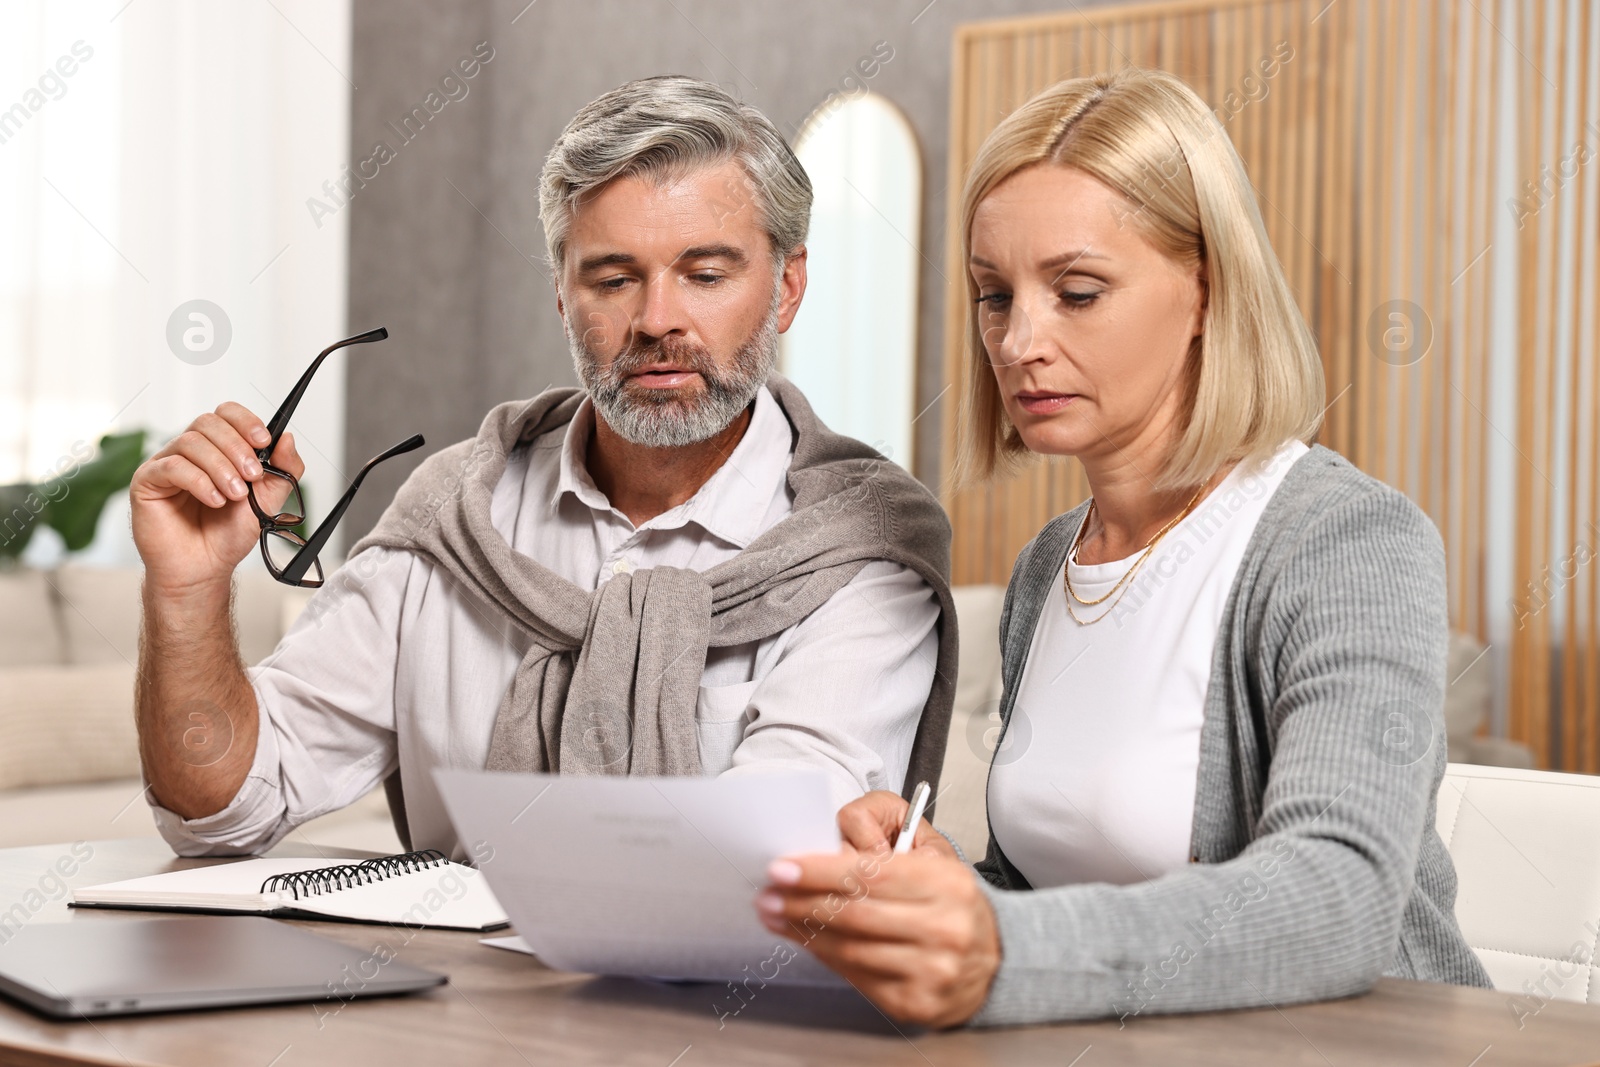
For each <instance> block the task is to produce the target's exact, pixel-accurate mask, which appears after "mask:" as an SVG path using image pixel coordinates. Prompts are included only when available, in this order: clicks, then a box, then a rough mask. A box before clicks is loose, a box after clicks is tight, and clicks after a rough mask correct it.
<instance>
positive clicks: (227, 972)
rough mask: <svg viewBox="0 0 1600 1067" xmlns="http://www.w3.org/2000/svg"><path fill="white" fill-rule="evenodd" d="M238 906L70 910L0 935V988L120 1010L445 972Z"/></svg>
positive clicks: (318, 996)
mask: <svg viewBox="0 0 1600 1067" xmlns="http://www.w3.org/2000/svg"><path fill="white" fill-rule="evenodd" d="M382 936H383V935H382V934H378V935H377V937H375V939H374V941H375V947H374V948H373V949H365V950H364V949H358V948H351V947H349V946H346V945H342V944H340V943H339V942H337V941H330V940H328V939H327V938H324V937H318V936H317V935H315V934H310V933H307V932H306V931H304V930H300V929H297V928H295V927H293V926H289V925H286V924H285V923H283V922H280V921H278V920H275V919H265V918H259V917H256V916H245V915H193V916H185V917H183V918H162V919H154V918H152V919H121V918H118V919H110V918H97V919H93V920H88V921H84V920H75V921H72V922H64V923H37V924H34V925H31V926H25V927H23V928H22V929H21V930H18V931H17V932H16V933H14V934H12V935H11V936H10V937H9V938H6V939H5V940H4V943H3V944H0V993H4V994H6V995H7V996H10V997H13V998H15V999H17V1000H19V1001H21V1002H22V1003H24V1004H26V1005H28V1006H29V1007H31V1008H34V1009H36V1010H38V1011H41V1012H44V1013H45V1014H47V1015H52V1016H56V1017H65V1018H80V1017H98V1016H102V1015H127V1014H135V1013H139V1012H150V1011H172V1010H176V1009H183V1008H216V1007H225V1006H230V1005H240V1004H268V1003H274V1002H281V1001H294V1000H322V999H338V1000H341V1001H343V1000H350V999H352V998H353V997H369V996H378V995H382V994H388V993H406V992H411V991H413V990H418V989H426V988H428V987H430V986H435V985H439V984H441V983H443V982H445V981H446V978H445V976H444V975H442V974H436V973H434V972H432V971H425V970H422V969H421V968H418V967H412V966H411V965H409V964H406V963H401V962H400V961H399V960H397V959H394V949H393V948H391V947H388V946H384V945H378V944H377V942H379V941H381V939H382Z"/></svg>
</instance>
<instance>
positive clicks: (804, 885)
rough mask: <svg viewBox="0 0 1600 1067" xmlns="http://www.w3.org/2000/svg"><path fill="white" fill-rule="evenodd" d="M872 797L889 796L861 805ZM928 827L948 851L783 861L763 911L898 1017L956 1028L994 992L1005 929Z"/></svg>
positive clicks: (850, 852)
mask: <svg viewBox="0 0 1600 1067" xmlns="http://www.w3.org/2000/svg"><path fill="white" fill-rule="evenodd" d="M873 795H884V794H872V795H869V796H868V797H864V798H862V800H860V801H857V802H856V803H857V804H864V803H866V802H868V801H870V800H871V796H873ZM896 799H898V798H896ZM904 807H905V804H904V802H903V801H902V802H901V808H902V817H903V814H904V812H903V809H904ZM869 809H870V805H869ZM847 810H848V809H847ZM858 814H859V813H858ZM843 821H844V813H843V812H841V813H840V822H841V824H842V823H843ZM891 825H893V824H892V823H891ZM928 832H929V833H931V834H932V836H933V838H936V839H938V841H939V843H940V844H941V845H943V848H940V847H938V846H929V847H914V848H912V850H911V851H910V852H907V853H905V854H904V855H894V854H893V853H892V852H891V851H890V849H889V847H888V845H887V843H885V844H884V845H883V846H882V847H880V848H877V849H872V850H869V851H856V850H854V849H852V848H849V847H848V846H847V847H846V848H845V849H844V850H843V851H842V852H839V853H837V854H834V855H813V856H795V857H790V858H787V859H780V860H776V861H774V862H773V864H772V865H771V866H770V867H768V868H767V877H768V878H769V879H770V880H771V885H770V886H769V888H768V889H766V890H765V891H764V892H762V894H761V895H760V896H759V897H757V898H756V909H757V913H758V914H759V915H760V916H761V921H762V922H763V923H765V924H766V926H767V929H769V930H771V931H772V932H773V933H776V934H781V935H782V936H784V937H787V938H789V939H790V940H793V941H797V942H799V943H800V944H801V945H803V946H805V947H806V948H808V949H810V950H811V951H812V952H813V953H815V954H816V956H817V958H818V959H820V960H822V962H823V963H825V964H827V965H828V966H829V967H830V968H832V969H833V970H834V971H837V972H838V973H839V974H841V975H843V976H844V977H845V978H846V979H847V980H848V981H849V982H850V984H851V985H853V986H855V987H856V988H857V989H858V990H860V991H861V992H862V993H864V994H865V995H866V996H867V997H868V998H870V999H871V1000H872V1002H873V1003H874V1004H876V1005H878V1007H880V1008H882V1009H883V1010H884V1012H886V1013H887V1014H888V1015H890V1016H892V1017H893V1018H896V1019H899V1020H901V1021H903V1022H911V1023H919V1024H922V1025H924V1026H934V1027H945V1026H958V1025H960V1024H961V1023H964V1022H966V1021H967V1020H968V1019H970V1018H972V1016H973V1015H974V1014H976V1013H977V1011H978V1009H979V1008H981V1007H982V1006H983V1002H984V1001H985V1000H986V999H988V996H989V986H990V985H991V984H992V983H993V982H994V976H995V972H996V971H998V970H999V968H1000V933H999V930H998V928H997V927H996V925H995V918H994V909H993V908H991V907H990V906H989V900H988V898H987V897H986V896H984V893H983V890H982V889H981V888H979V885H978V876H977V874H976V872H974V871H973V870H972V869H971V868H970V867H968V866H967V865H966V864H964V863H962V862H961V861H960V860H957V859H955V858H954V856H952V855H950V854H949V845H948V844H946V843H945V842H944V840H943V838H940V837H939V835H938V834H937V833H934V832H933V831H932V830H931V829H930V830H929V831H928ZM919 841H920V836H919Z"/></svg>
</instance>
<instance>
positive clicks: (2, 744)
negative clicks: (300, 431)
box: [0, 561, 1532, 859]
mask: <svg viewBox="0 0 1600 1067" xmlns="http://www.w3.org/2000/svg"><path fill="white" fill-rule="evenodd" d="M252 562H253V561H252ZM139 581H140V572H139V571H138V570H136V569H103V568H88V567H76V566H70V565H69V566H66V567H63V568H61V569H60V570H55V571H49V572H41V571H31V570H10V571H0V847H10V846H17V845H28V844H44V843H51V842H56V841H74V840H94V839H100V838H109V837H136V836H146V835H154V834H155V833H156V829H155V823H154V821H153V820H152V818H151V815H150V810H149V805H148V804H147V803H146V802H145V800H144V796H143V792H144V791H143V783H142V781H141V780H140V778H139V758H138V750H137V746H136V738H135V733H134V728H133V714H132V707H133V676H134V663H135V662H136V660H137V646H138V631H139ZM308 595H309V594H307V593H306V592H305V591H303V590H297V589H293V588H290V587H288V586H284V585H280V584H279V583H277V582H274V581H273V580H272V579H271V578H270V577H268V576H267V574H266V573H265V572H264V571H262V570H260V569H259V568H257V567H253V566H251V565H250V564H246V566H244V567H242V568H241V569H240V575H239V578H238V595H237V598H236V616H237V621H238V629H239V644H240V648H241V651H242V652H243V654H244V659H245V662H247V663H254V662H257V661H258V660H260V659H261V658H263V657H264V656H266V654H267V653H268V652H270V651H271V650H272V648H273V646H274V645H276V644H277V643H278V639H279V638H280V637H281V636H282V635H283V632H284V630H285V629H286V628H287V627H288V625H289V624H290V623H291V622H293V621H294V619H295V617H296V616H297V615H298V614H299V612H300V610H301V609H302V608H303V607H304V605H305V602H306V599H307V597H308ZM1003 595H1004V590H1003V589H1001V588H1000V587H999V586H966V587H962V588H958V589H957V590H956V591H955V598H956V612H957V615H958V617H959V618H960V623H961V634H962V642H961V660H960V670H959V674H958V677H957V682H956V706H955V712H954V715H953V716H952V721H951V727H950V743H949V746H948V748H947V750H946V755H945V764H944V771H943V780H942V782H941V785H940V795H939V798H938V805H937V815H936V821H937V823H938V824H939V826H940V827H941V828H942V829H944V830H946V831H947V832H949V833H950V834H951V835H952V836H954V837H955V838H956V839H957V840H958V841H960V842H961V845H962V847H963V848H965V849H966V850H967V852H968V853H969V854H970V855H971V856H972V858H974V859H977V858H979V857H981V856H982V854H983V850H984V847H985V845H986V843H987V831H986V826H987V823H986V815H985V805H984V792H985V785H986V782H987V778H988V765H989V754H990V751H991V750H992V748H993V746H994V741H995V737H996V736H997V734H998V731H999V701H1000V651H999V648H998V645H997V641H996V636H995V635H996V630H997V628H998V626H999V621H1000V606H1001V600H1002V597H1003ZM1480 651H1481V647H1480V646H1478V645H1476V643H1475V642H1472V641H1471V640H1470V639H1468V638H1464V637H1458V638H1457V639H1456V640H1455V642H1454V643H1453V645H1452V649H1451V670H1450V676H1451V677H1452V678H1457V679H1458V680H1457V681H1456V682H1455V684H1454V685H1452V687H1451V690H1450V694H1449V700H1448V703H1447V707H1446V717H1447V719H1448V720H1449V727H1448V732H1449V739H1450V758H1451V760H1452V761H1454V762H1466V763H1494V764H1501V765H1505V766H1524V767H1525V766H1529V765H1531V763H1532V760H1531V759H1530V758H1529V755H1528V751H1527V749H1525V748H1523V747H1522V746H1520V745H1515V744H1513V743H1510V742H1505V741H1499V740H1495V739H1489V738H1478V737H1475V736H1474V735H1475V733H1476V731H1477V729H1478V727H1479V725H1480V724H1481V723H1482V722H1483V721H1484V719H1485V718H1486V717H1487V715H1488V707H1489V688H1488V671H1487V670H1486V669H1485V661H1483V660H1477V662H1476V663H1474V660H1475V659H1476V658H1477V656H1478V653H1479V652H1480ZM1469 667H1470V668H1471V669H1469ZM291 839H292V840H296V841H300V842H303V843H309V844H313V845H315V846H317V847H320V848H325V849H329V850H330V851H331V850H335V849H343V848H364V849H372V850H375V851H383V852H392V851H396V850H398V848H399V840H398V839H397V838H396V836H395V833H394V828H393V826H392V825H391V824H390V821H389V815H388V807H387V805H386V804H385V802H384V799H383V791H382V790H381V789H379V790H374V791H373V792H371V793H369V794H368V795H367V796H366V797H364V798H363V799H362V800H360V801H358V802H357V803H356V804H354V805H352V806H351V807H349V808H346V809H345V810H343V811H338V812H333V813H332V814H329V815H325V816H323V817H322V818H320V819H316V820H313V821H312V822H310V823H307V824H306V825H305V826H303V827H301V828H299V829H298V830H296V831H295V834H294V835H293V837H292V838H291Z"/></svg>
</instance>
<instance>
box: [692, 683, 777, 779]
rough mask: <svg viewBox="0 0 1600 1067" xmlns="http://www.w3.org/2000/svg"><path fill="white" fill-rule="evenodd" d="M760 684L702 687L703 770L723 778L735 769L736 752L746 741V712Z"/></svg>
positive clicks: (697, 716) (697, 710) (697, 719)
mask: <svg viewBox="0 0 1600 1067" xmlns="http://www.w3.org/2000/svg"><path fill="white" fill-rule="evenodd" d="M760 685H761V682H760V681H759V680H757V681H754V682H739V683H738V684H736V685H702V686H701V687H700V698H699V701H698V703H697V704H696V705H695V712H694V718H695V726H696V728H697V729H698V731H699V735H700V770H701V773H703V774H708V775H709V774H721V773H722V772H723V771H725V770H727V769H728V768H729V767H731V766H733V750H734V749H736V748H738V747H739V742H740V741H741V740H743V738H744V728H745V724H746V723H748V722H749V721H750V718H749V715H747V714H746V712H747V711H748V710H749V707H750V698H751V697H753V696H755V692H756V689H757V687H759V686H760Z"/></svg>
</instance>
